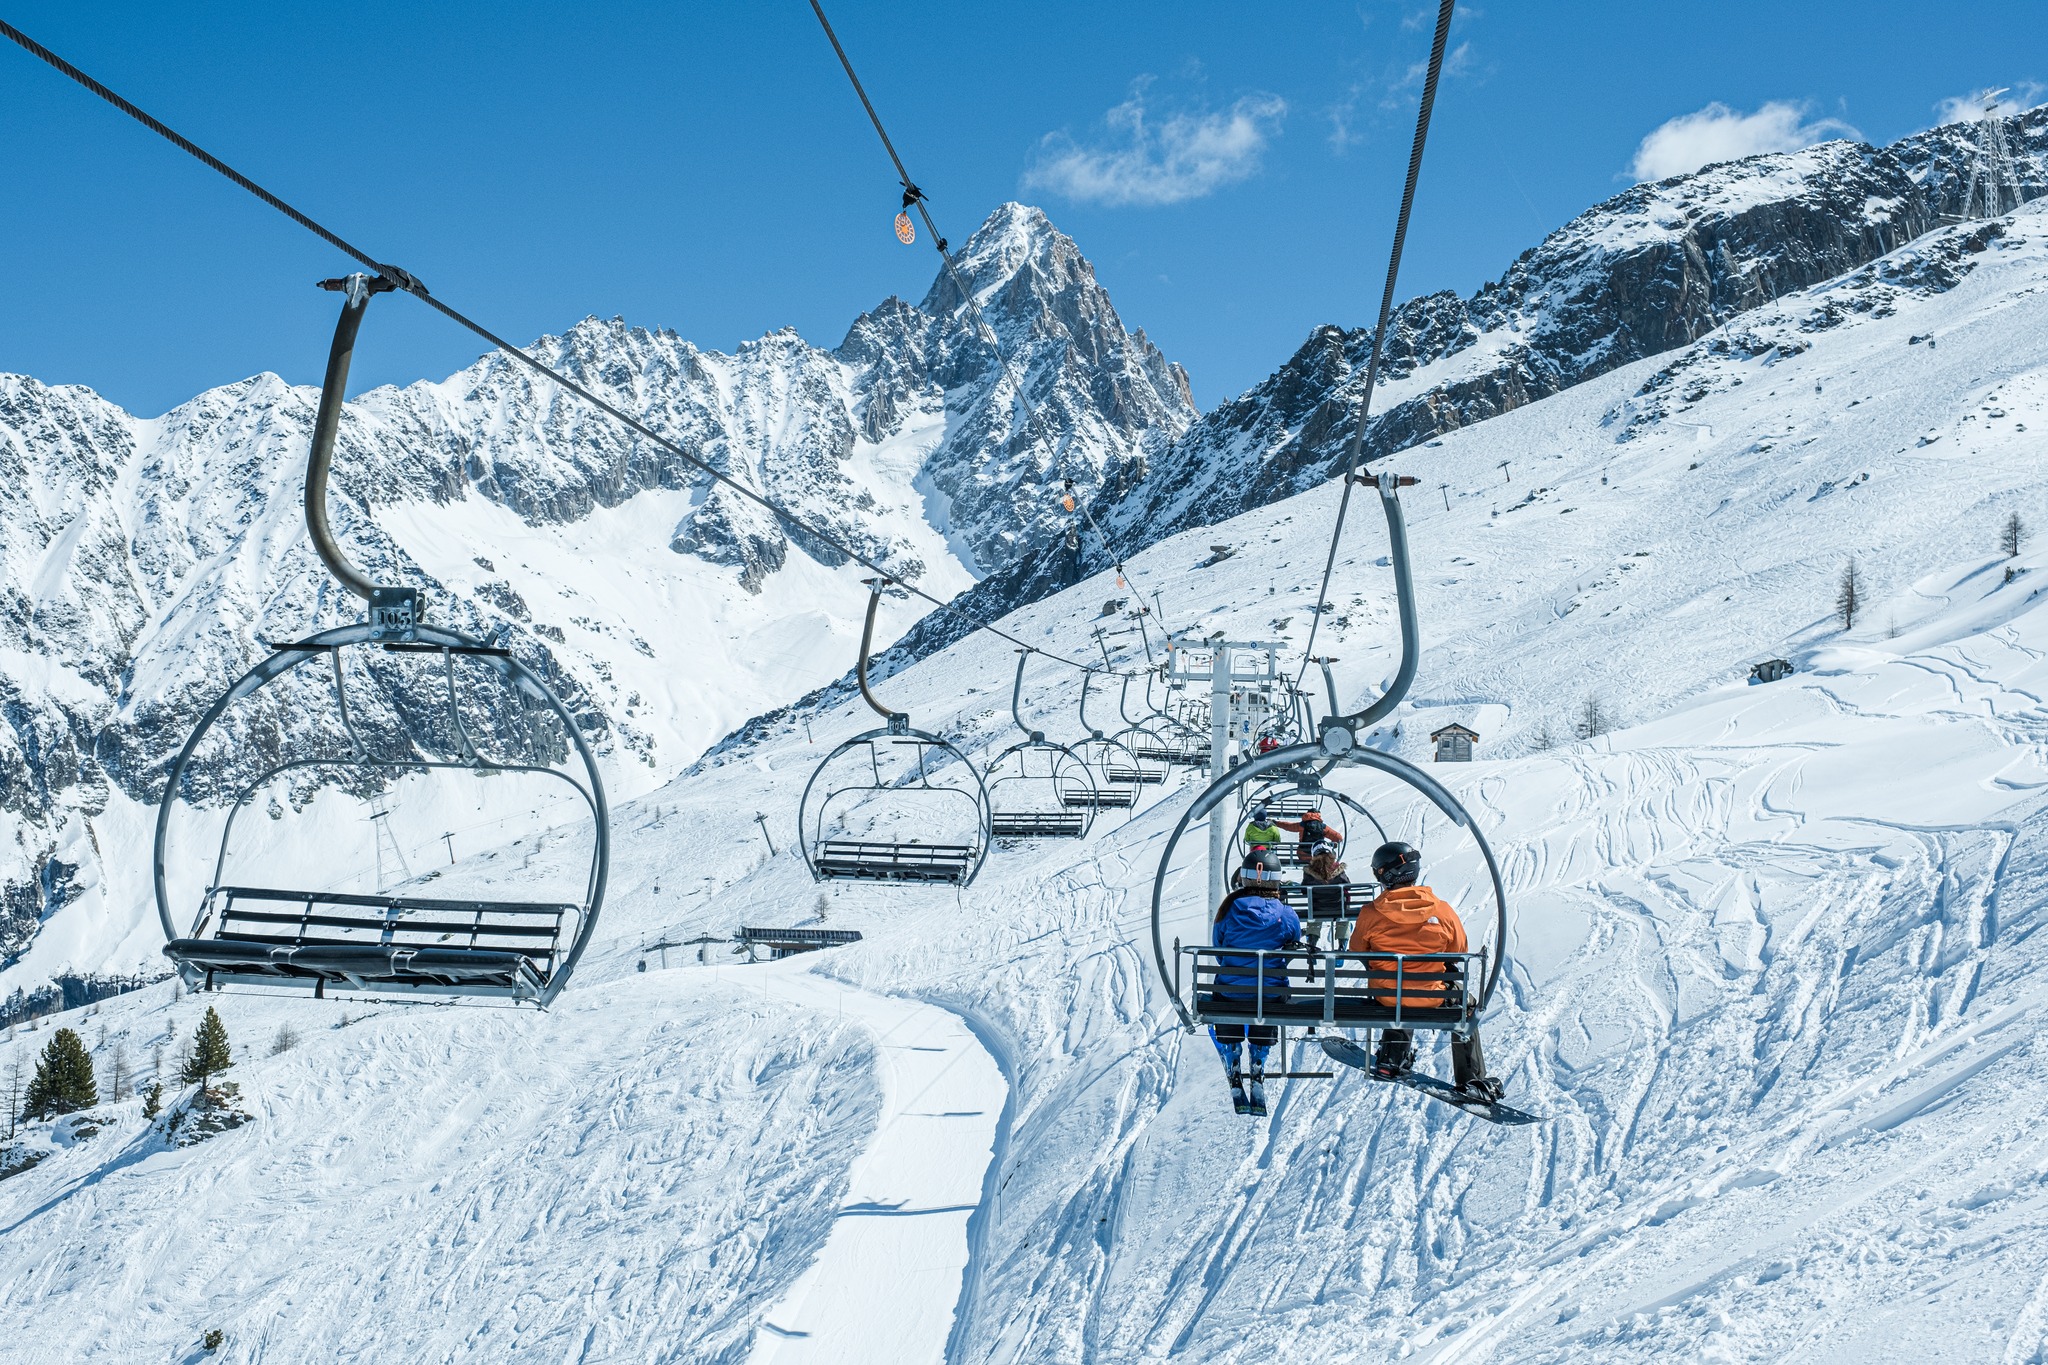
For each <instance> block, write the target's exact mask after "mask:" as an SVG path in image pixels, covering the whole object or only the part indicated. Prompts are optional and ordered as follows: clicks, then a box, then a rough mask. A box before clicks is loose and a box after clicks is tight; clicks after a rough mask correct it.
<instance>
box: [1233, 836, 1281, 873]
mask: <svg viewBox="0 0 2048 1365" xmlns="http://www.w3.org/2000/svg"><path fill="white" fill-rule="evenodd" d="M1237 877H1238V880H1239V881H1243V882H1277V881H1279V880H1280V860H1279V859H1278V858H1275V857H1274V856H1273V852H1272V850H1271V849H1269V848H1267V847H1266V846H1265V845H1264V844H1259V845H1256V846H1255V847H1253V849H1252V850H1251V852H1249V853H1247V854H1245V855H1244V866H1242V867H1240V868H1239V869H1238V870H1237Z"/></svg>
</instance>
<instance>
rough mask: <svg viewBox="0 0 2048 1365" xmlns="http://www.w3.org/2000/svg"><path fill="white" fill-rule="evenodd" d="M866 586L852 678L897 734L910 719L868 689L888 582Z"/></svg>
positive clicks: (870, 581)
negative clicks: (871, 655)
mask: <svg viewBox="0 0 2048 1365" xmlns="http://www.w3.org/2000/svg"><path fill="white" fill-rule="evenodd" d="M867 585H868V616H867V621H866V623H865V624H864V625H862V627H861V631H860V664H859V666H858V667H856V668H855V669H854V678H855V679H856V680H857V681H858V682H859V683H860V695H861V698H862V699H863V700H864V701H866V702H867V704H868V705H869V706H870V707H872V708H874V712H875V714H876V715H878V716H880V717H881V718H882V719H883V720H885V721H887V722H888V723H889V733H890V734H897V733H899V732H901V731H904V730H907V729H908V728H909V726H910V717H909V716H908V715H906V714H904V713H903V712H900V711H891V710H890V709H889V708H888V707H886V706H884V705H882V703H881V702H879V701H877V700H875V694H874V692H873V690H872V689H870V688H869V687H868V654H869V653H870V652H871V651H872V650H873V649H874V645H875V610H876V608H878V607H880V606H881V604H882V589H883V588H886V587H888V586H889V580H888V579H886V578H870V579H868V580H867ZM1017 676H1018V679H1019V681H1020V682H1021V681H1022V679H1023V676H1024V661H1023V660H1022V659H1021V658H1020V659H1019V660H1018V661H1017Z"/></svg>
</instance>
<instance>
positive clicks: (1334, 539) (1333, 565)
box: [1294, 0, 1457, 688]
mask: <svg viewBox="0 0 2048 1365" xmlns="http://www.w3.org/2000/svg"><path fill="white" fill-rule="evenodd" d="M1456 4H1457V0H1442V4H1441V6H1440V7H1439V8H1438V10H1437V15H1436V36H1435V38H1434V40H1433V41H1432V42H1431V43H1430V47H1429V69H1428V71H1427V73H1426V74H1425V75H1424V77H1423V81H1422V103H1421V106H1420V107H1419V108H1417V109H1416V111H1415V142H1414V145H1413V146H1411V147H1410V148H1409V149H1408V180H1407V183H1406V184H1405V185H1403V186H1402V188H1401V212H1400V213H1399V215H1397V216H1396V218H1395V219H1394V249H1393V251H1392V252H1391V253H1389V255H1388V257H1387V284H1386V288H1385V289H1384V290H1383V291H1382V292H1381V294H1380V317H1379V322H1378V323H1377V324H1376V325H1375V326H1374V327H1373V332H1372V355H1371V357H1370V358H1369V359H1368V360H1367V361H1366V363H1365V392H1364V393H1362V394H1360V395H1359V399H1358V425H1357V426H1355V427H1354V428H1353V429H1352V432H1351V441H1350V443H1349V444H1348V445H1347V446H1346V448H1345V451H1344V492H1343V493H1342V495H1341V496H1340V497H1339V498H1338V500H1337V524H1336V526H1335V527H1334V528H1333V529H1332V530H1331V532H1330V554H1329V558H1328V559H1327V560H1325V561H1324V563H1323V581H1322V586H1321V587H1319V588H1318V589H1316V605H1315V611H1314V612H1313V613H1312V614H1311V615H1310V617H1309V623H1308V644H1307V645H1306V646H1304V647H1303V649H1302V652H1301V653H1302V660H1301V672H1300V673H1298V674H1296V675H1295V678H1294V685H1295V686H1296V687H1297V688H1298V687H1300V686H1301V680H1302V679H1303V678H1305V677H1307V676H1308V666H1309V662H1310V659H1311V657H1312V656H1313V655H1314V654H1315V652H1316V631H1317V630H1318V629H1319V628H1320V627H1321V626H1322V624H1323V616H1324V614H1325V613H1327V612H1328V611H1329V609H1330V578H1331V576H1332V575H1333V574H1334V573H1335V572H1336V569H1337V551H1338V549H1339V548H1340V547H1341V546H1342V544H1343V541H1344V518H1345V515H1346V514H1347V513H1348V512H1349V511H1350V510H1351V487H1352V484H1353V483H1354V482H1356V474H1357V469H1358V466H1359V464H1360V463H1361V461H1362V459H1363V457H1364V454H1365V423H1366V418H1367V417H1368V416H1369V415H1370V414H1371V412H1372V389H1373V381H1374V380H1375V379H1376V378H1377V377H1378V374H1379V368H1380V350H1381V348H1382V347H1384V346H1385V345H1386V340H1387V323H1388V321H1389V319H1390V318H1391V317H1392V316H1393V312H1394V285H1395V281H1396V279H1397V278H1398V277H1399V275H1400V273H1401V250H1402V248H1403V247H1404V246H1405V245H1406V244H1407V241H1408V215H1409V213H1410V212H1411V211H1412V210H1413V209H1414V207H1415V186H1416V183H1417V182H1418V181H1420V180H1421V178H1422V146H1423V143H1424V142H1426V141H1427V140H1428V138H1429V116H1430V113H1431V111H1432V110H1433V109H1434V108H1435V107H1436V85H1437V79H1438V77H1439V76H1441V75H1442V74H1443V69H1444V48H1445V47H1446V46H1447V45H1448V44H1449V42H1450V38H1451V10H1452V9H1453V8H1454V7H1455V5H1456Z"/></svg>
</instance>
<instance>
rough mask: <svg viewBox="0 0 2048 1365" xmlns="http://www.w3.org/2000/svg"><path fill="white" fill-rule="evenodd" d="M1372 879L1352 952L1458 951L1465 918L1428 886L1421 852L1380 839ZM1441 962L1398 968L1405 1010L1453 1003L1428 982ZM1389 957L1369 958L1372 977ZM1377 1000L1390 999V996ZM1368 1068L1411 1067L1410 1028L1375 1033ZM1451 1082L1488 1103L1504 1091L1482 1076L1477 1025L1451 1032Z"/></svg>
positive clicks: (1390, 1074)
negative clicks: (1374, 887)
mask: <svg viewBox="0 0 2048 1365" xmlns="http://www.w3.org/2000/svg"><path fill="white" fill-rule="evenodd" d="M1372 875H1373V878H1374V880H1376V881H1378V882H1379V884H1380V885H1381V886H1383V887H1385V888H1386V889H1385V890H1384V891H1382V892H1381V893H1380V894H1379V895H1378V896H1377V897H1375V898H1374V899H1373V900H1372V902H1371V903H1369V904H1368V905H1367V906H1366V907H1365V908H1364V909H1363V910H1360V911H1359V912H1358V921H1357V923H1356V924H1354V925H1353V926H1352V929H1351V951H1352V952H1354V953H1364V952H1371V951H1373V950H1375V949H1377V950H1379V951H1380V952H1386V953H1462V952H1465V951H1467V949H1466V946H1465V924H1464V921H1462V920H1460V919H1459V918H1458V912H1457V911H1456V910H1454V909H1452V908H1451V903H1450V902H1449V901H1447V900H1445V899H1444V898H1443V897H1441V896H1439V895H1437V894H1436V892H1434V891H1432V890H1430V889H1429V888H1428V887H1426V886H1419V885H1417V883H1418V882H1419V881H1420V880H1421V878H1422V855H1421V854H1420V853H1419V852H1417V851H1416V850H1415V849H1414V848H1412V847H1410V846H1409V845H1407V844H1403V843H1390V844H1382V845H1380V847H1379V849H1378V851H1376V852H1375V853H1374V854H1373V855H1372ZM1445 965H1446V964H1444V963H1441V962H1411V963H1406V964H1405V965H1404V966H1403V967H1402V977H1403V979H1404V980H1407V979H1411V978H1415V979H1416V980H1415V988H1414V989H1413V990H1411V991H1409V992H1407V993H1404V994H1403V995H1402V996H1401V1007H1402V1008H1403V1009H1431V1008H1435V1009H1441V1008H1443V1007H1444V1006H1445V1005H1447V1004H1449V1003H1451V1002H1450V1001H1448V1000H1446V999H1445V992H1444V990H1443V988H1442V986H1441V985H1439V984H1437V983H1436V982H1433V981H1427V980H1426V979H1427V978H1430V977H1440V976H1442V975H1443V973H1444V967H1445ZM1394 966H1395V964H1394V961H1393V960H1392V959H1383V960H1382V961H1380V962H1369V963H1368V964H1367V967H1368V969H1369V970H1371V971H1372V972H1373V973H1374V974H1375V975H1378V974H1379V973H1380V972H1386V973H1389V974H1391V973H1392V972H1393V970H1394ZM1380 1003H1381V1004H1384V1005H1391V1004H1393V1003H1394V1002H1393V1000H1392V999H1391V998H1383V999H1382V1000H1381V1001H1380ZM1372 1061H1373V1065H1372V1069H1373V1074H1374V1075H1376V1076H1380V1077H1382V1078H1384V1079H1389V1080H1391V1079H1393V1078H1394V1077H1397V1076H1400V1075H1402V1074H1403V1073H1405V1072H1406V1071H1408V1069H1409V1068H1410V1067H1411V1066H1413V1065H1414V1061H1415V1039H1414V1035H1413V1034H1412V1033H1411V1032H1410V1031H1409V1030H1407V1029H1400V1028H1390V1029H1385V1030H1382V1031H1381V1033H1380V1045H1379V1048H1378V1049H1377V1050H1376V1051H1375V1052H1374V1053H1373V1059H1372ZM1451 1073H1452V1081H1453V1083H1454V1084H1455V1085H1456V1086H1457V1087H1458V1088H1459V1089H1460V1090H1463V1091H1465V1092H1467V1093H1468V1094H1471V1095H1473V1096H1475V1097H1478V1098H1482V1099H1485V1100H1487V1101H1489V1102H1491V1101H1493V1100H1497V1099H1499V1098H1500V1097H1501V1095H1502V1093H1503V1087H1502V1086H1501V1083H1500V1082H1499V1081H1496V1080H1494V1079H1493V1078H1492V1077H1490V1076H1488V1075H1487V1074H1486V1058H1485V1055H1484V1054H1483V1053H1482V1052H1481V1051H1480V1047H1479V1026H1478V1024H1477V1023H1474V1024H1473V1025H1472V1026H1471V1028H1470V1029H1469V1030H1468V1031H1467V1032H1465V1033H1464V1034H1463V1035H1462V1036H1461V1035H1460V1034H1458V1033H1456V1032H1453V1033H1452V1034H1451Z"/></svg>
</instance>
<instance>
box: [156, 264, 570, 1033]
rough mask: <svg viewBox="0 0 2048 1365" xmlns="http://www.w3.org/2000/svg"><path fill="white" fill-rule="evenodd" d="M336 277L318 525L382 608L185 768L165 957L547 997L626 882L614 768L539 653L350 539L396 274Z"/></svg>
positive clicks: (242, 972)
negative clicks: (467, 621)
mask: <svg viewBox="0 0 2048 1365" xmlns="http://www.w3.org/2000/svg"><path fill="white" fill-rule="evenodd" d="M325 284H326V287H330V288H339V289H341V290H342V291H343V292H344V293H345V294H346V295H347V298H346V301H345V303H344V305H343V309H342V316H341V321H340V324H339V325H338V326H337V328H336V331H335V338H334V347H333V351H332V353H331V354H330V357H329V360H328V368H327V376H326V382H325V384H324V386H323V388H322V391H321V396H320V408H319V413H318V416H317V418H316V420H315V424H314V435H313V445H312V453H311V455H310V456H309V458H308V462H307V486H306V515H307V523H308V529H309V531H310V532H311V536H312V541H313V545H314V547H315V549H316V550H317V551H318V552H319V554H320V556H321V558H322V560H323V561H324V562H325V564H326V566H327V568H328V569H329V571H330V572H331V573H332V574H333V575H334V577H335V578H336V580H337V581H338V582H340V583H341V585H342V586H343V587H344V588H346V589H348V590H349V591H350V592H353V593H355V594H357V595H359V596H362V597H364V598H366V599H367V600H368V603H369V617H368V620H366V621H363V622H359V623H357V624H354V625H345V626H340V627H337V628H334V629H330V630H325V631H320V632H318V633H316V634H314V635H312V636H310V637H308V638H306V639H304V640H300V641H297V642H295V643H292V644H285V645H277V646H273V647H271V653H270V655H269V657H268V658H266V659H264V660H262V661H261V662H260V663H258V664H257V665H256V666H255V667H254V668H252V669H250V670H249V672H248V673H247V674H245V675H244V676H243V677H242V678H241V679H240V680H239V681H238V682H236V683H235V685H234V686H233V687H232V688H230V689H229V690H228V692H227V694H226V695H225V696H223V697H221V698H220V699H219V700H218V701H217V702H215V703H214V705H213V706H212V707H211V708H210V709H209V710H208V711H207V712H206V714H205V716H204V718H202V719H201V721H200V722H199V725H198V727H197V728H196V729H195V730H194V731H193V733H192V735H191V737H190V738H189V739H188V740H187V741H186V743H185V746H184V748H183V749H182V750H181V751H180V752H179V754H178V757H177V759H176V761H175V762H174V763H173V764H172V765H171V769H170V773H169V775H168V780H167V781H166V783H165V787H164V795H163V800H162V802H161V804H160V805H159V807H158V810H157V820H156V837H155V845H154V878H155V891H156V903H157V913H158V915H159V917H160V919H161V920H162V923H163V927H164V934H165V937H166V938H167V939H168V940H169V942H168V943H167V944H166V945H165V948H164V953H165V955H166V956H167V957H169V958H170V959H171V961H172V962H173V963H174V964H175V965H176V966H177V969H178V971H179V972H180V974H181V975H182V976H183V977H184V978H185V980H186V981H187V982H188V983H190V984H192V985H193V986H195V987H214V986H221V985H227V984H262V985H271V986H280V985H281V986H300V987H311V988H312V990H313V991H314V993H315V994H324V993H325V991H326V988H327V987H329V986H330V985H332V986H337V987H343V988H348V989H353V990H373V991H385V992H396V993H400V994H407V995H419V996H436V995H496V996H504V997H510V998H513V999H517V1000H527V1001H533V1002H536V1003H541V1004H545V1003H546V1002H547V1001H549V1000H551V999H552V998H553V997H554V996H555V994H556V993H557V992H559V991H560V990H561V989H562V987H563V986H564V985H565V984H566V983H567V982H568V980H569V976H570V974H571V972H572V971H573V970H574V968H575V965H576V962H577V959H578V958H579V957H580V956H581V955H582V953H583V951H584V949H585V947H586V946H587V945H588V944H589V942H590V937H591V933H592V931H593V930H594V929H595V927H596V924H597V917H598V911H599V907H600V905H601V904H602V901H603V897H604V888H605V879H606V871H607V867H608V864H609V859H610V839H609V832H608V819H607V813H606V806H605V797H604V788H603V784H602V781H601V779H600V777H599V774H598V768H597V762H596V759H595V758H594V756H593V754H592V751H591V747H590V744H589V742H588V741H587V739H586V737H585V736H584V734H583V732H582V730H581V728H580V727H579V725H578V723H577V721H576V718H575V716H574V715H572V714H571V713H570V711H569V710H568V709H567V708H566V707H565V706H564V705H563V704H562V702H561V700H560V699H559V698H558V697H556V696H555V694H554V693H553V692H552V691H551V690H550V689H549V687H548V686H547V684H546V683H545V682H544V681H543V680H542V678H541V677H540V675H539V674H538V673H537V672H536V671H535V670H534V668H532V667H529V666H528V665H527V664H526V663H524V662H522V661H521V660H520V659H519V658H517V657H515V656H514V654H513V653H512V652H511V651H510V650H508V649H505V648H500V647H497V646H495V645H492V644H488V643H485V642H483V641H479V640H475V639H471V638H469V637H467V636H465V635H462V634H459V633H457V632H456V631H452V630H446V629H442V628H440V627H436V626H430V625H427V624H426V623H425V622H423V621H422V620H421V619H420V600H419V594H418V592H417V590H416V589H411V588H390V587H379V586H375V585H373V584H372V583H371V582H370V581H369V580H368V579H367V578H365V577H364V576H363V575H362V574H361V573H360V572H359V571H358V570H357V569H356V568H355V567H354V566H353V565H352V564H351V563H350V562H349V561H348V559H347V558H346V557H345V556H344V555H343V553H342V551H341V549H340V547H339V546H338V545H337V544H336V542H335V540H334V537H333V535H332V533H331V532H330V530H329V528H328V525H327V517H326V484H327V476H328V472H329V466H330V463H331V460H332V455H333V450H334V443H335V435H336V432H337V430H338V427H339V423H340V419H341V403H342V396H343V390H344V387H345V385H346V382H347V378H348V370H349V361H350V358H351V354H352V351H353V347H354V340H355V336H356V332H357V329H358V328H359V326H360V324H361V320H362V315H363V312H364V310H365V308H366V307H367V306H368V303H369V300H370V298H371V297H372V296H373V295H374V294H377V293H381V292H384V291H385V290H386V289H388V288H389V287H390V286H388V285H387V284H385V283H384V281H382V280H378V279H372V278H368V277H365V276H361V275H358V276H353V277H351V278H349V279H348V280H345V281H344V280H335V281H327V282H325ZM458 839H459V840H460V841H461V842H462V844H463V845H464V846H465V847H464V848H463V850H462V851H463V852H464V854H465V855H467V856H465V857H463V858H462V859H461V860H459V861H458V860H457V858H456V853H457V840H458ZM494 843H495V844H502V845H504V847H503V848H502V849H500V850H499V851H498V852H497V853H496V854H493V853H491V852H489V851H488V850H489V849H490V846H491V845H493V844H494ZM529 845H532V846H530V847H529ZM514 850H520V851H519V852H517V853H516V855H515V852H514ZM444 856H445V861H444V860H443V859H444ZM536 859H539V860H541V863H542V866H540V867H538V868H535V867H533V866H531V864H532V863H533V862H534V861H535V860H536ZM515 862H517V863H518V864H519V865H518V866H514V865H513V864H514V863H515ZM181 913H184V914H188V915H190V916H191V918H190V919H189V920H188V921H187V922H186V924H185V926H184V927H182V928H181V927H180V925H179V922H178V921H179V917H180V914H181Z"/></svg>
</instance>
